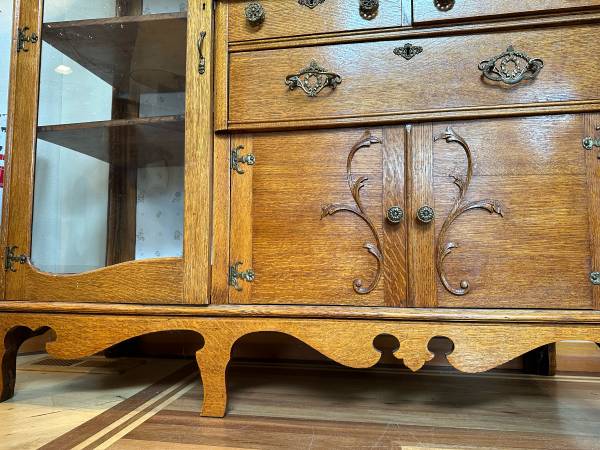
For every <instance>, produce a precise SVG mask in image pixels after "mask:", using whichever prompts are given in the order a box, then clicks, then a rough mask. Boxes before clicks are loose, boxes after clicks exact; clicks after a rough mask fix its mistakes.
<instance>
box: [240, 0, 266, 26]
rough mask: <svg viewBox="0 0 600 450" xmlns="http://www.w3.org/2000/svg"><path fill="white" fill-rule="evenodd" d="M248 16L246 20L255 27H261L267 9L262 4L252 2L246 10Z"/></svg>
mask: <svg viewBox="0 0 600 450" xmlns="http://www.w3.org/2000/svg"><path fill="white" fill-rule="evenodd" d="M244 12H245V14H246V20H247V21H248V23H250V25H252V26H253V27H255V26H257V25H260V24H261V23H262V22H263V21H264V20H265V16H266V13H265V8H263V5H261V4H260V2H250V3H248V4H247V5H246V9H245V10H244Z"/></svg>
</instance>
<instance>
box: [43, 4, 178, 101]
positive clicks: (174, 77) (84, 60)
mask: <svg viewBox="0 0 600 450" xmlns="http://www.w3.org/2000/svg"><path fill="white" fill-rule="evenodd" d="M186 30H187V13H185V12H183V13H169V14H151V15H145V16H122V17H113V18H108V19H89V20H76V21H70V22H51V23H45V24H44V25H43V32H42V39H43V40H44V41H45V42H47V43H48V44H50V45H52V46H53V47H54V48H56V49H57V50H58V51H60V52H61V53H63V54H64V55H66V56H68V57H69V58H71V59H72V60H74V61H76V62H77V63H78V64H80V65H82V66H83V67H85V68H86V69H87V70H89V71H90V72H92V73H94V74H95V75H97V76H98V77H100V78H101V79H102V80H104V81H106V82H107V83H109V84H110V85H112V86H113V87H116V88H127V87H128V86H129V85H130V82H133V83H135V84H137V85H139V90H140V92H183V91H184V90H185V60H186V58H185V56H186V55H185V53H186Z"/></svg>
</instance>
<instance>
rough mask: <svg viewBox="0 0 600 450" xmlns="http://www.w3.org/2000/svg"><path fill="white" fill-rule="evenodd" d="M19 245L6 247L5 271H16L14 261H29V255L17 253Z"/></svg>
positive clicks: (20, 262) (22, 262)
mask: <svg viewBox="0 0 600 450" xmlns="http://www.w3.org/2000/svg"><path fill="white" fill-rule="evenodd" d="M17 248H18V247H17V246H12V247H6V248H5V249H4V271H5V272H8V271H11V272H16V271H17V269H15V266H14V263H19V264H25V263H26V262H27V255H24V254H23V255H15V250H16V249H17Z"/></svg>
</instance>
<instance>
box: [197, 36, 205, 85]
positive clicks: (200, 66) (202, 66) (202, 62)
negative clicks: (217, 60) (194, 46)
mask: <svg viewBox="0 0 600 450" xmlns="http://www.w3.org/2000/svg"><path fill="white" fill-rule="evenodd" d="M205 37H206V31H202V32H200V37H199V38H198V58H199V61H200V62H199V63H198V73H199V74H200V75H204V72H206V58H205V57H204V54H203V53H202V46H203V45H204V38H205Z"/></svg>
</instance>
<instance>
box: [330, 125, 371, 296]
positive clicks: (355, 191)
mask: <svg viewBox="0 0 600 450" xmlns="http://www.w3.org/2000/svg"><path fill="white" fill-rule="evenodd" d="M380 143H381V141H380V140H379V139H378V138H376V137H375V136H372V135H371V133H369V132H368V131H367V132H366V133H365V134H364V135H363V136H362V137H361V139H360V140H359V142H358V143H356V144H355V145H354V147H352V150H350V154H349V155H348V159H347V162H346V180H347V181H348V187H349V188H350V192H351V193H352V198H353V199H354V202H355V203H356V205H347V204H343V203H330V204H327V205H324V206H323V208H322V211H321V219H323V218H324V217H326V216H333V215H334V214H337V213H339V212H341V211H347V212H350V213H353V214H355V215H357V216H358V217H360V218H361V219H362V220H363V221H364V222H365V223H366V224H367V225H368V226H369V228H370V229H371V232H372V233H373V238H374V239H375V244H372V243H369V242H367V243H365V244H364V248H365V249H367V250H368V252H369V253H370V254H372V255H373V256H374V257H375V258H376V259H377V272H376V273H375V278H374V279H373V281H372V282H371V284H369V285H368V286H364V282H363V280H362V279H360V278H357V279H355V280H354V282H353V286H354V291H355V292H356V293H358V294H368V293H370V292H371V291H373V289H375V287H376V286H377V284H378V283H379V279H380V278H381V270H382V268H383V252H382V250H381V240H380V238H379V233H378V232H377V229H376V228H375V225H374V224H373V221H372V220H371V218H370V217H369V216H368V215H367V213H366V211H365V208H364V205H363V203H362V200H361V198H360V191H361V189H362V188H363V187H365V184H366V182H367V180H368V178H367V177H364V176H361V177H358V178H357V179H354V176H353V175H352V160H353V159H354V155H355V154H356V152H357V151H358V150H360V149H361V148H367V147H370V146H371V145H372V144H380Z"/></svg>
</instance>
